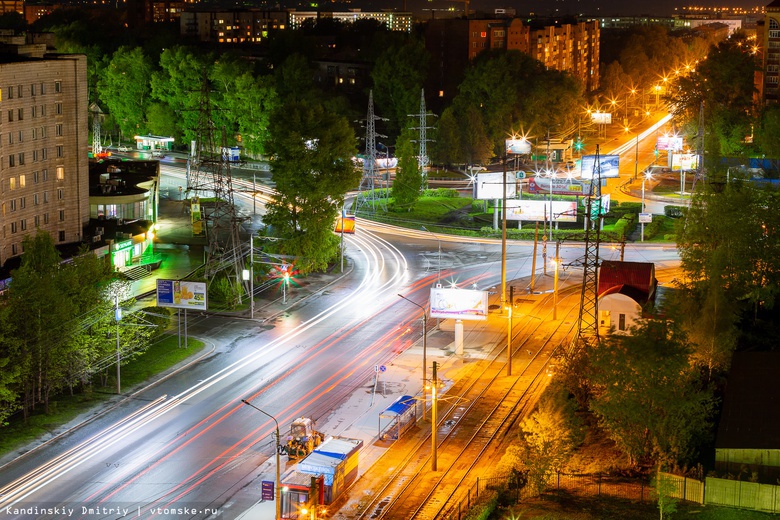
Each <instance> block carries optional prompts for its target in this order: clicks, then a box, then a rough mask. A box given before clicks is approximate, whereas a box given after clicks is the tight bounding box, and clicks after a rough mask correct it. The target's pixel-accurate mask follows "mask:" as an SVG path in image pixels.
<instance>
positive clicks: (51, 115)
mask: <svg viewBox="0 0 780 520" xmlns="http://www.w3.org/2000/svg"><path fill="white" fill-rule="evenodd" d="M13 47H14V46H12V45H4V46H3V51H5V52H6V54H0V220H1V221H0V227H2V235H0V265H4V264H5V263H6V261H7V260H8V259H9V258H13V257H16V256H18V255H20V254H22V252H23V251H22V241H23V239H24V237H25V236H28V235H31V234H35V233H36V231H37V230H38V229H42V230H45V231H47V232H48V233H49V234H50V235H51V236H52V238H53V239H54V242H55V243H56V244H58V245H62V244H68V243H74V242H79V241H81V239H82V229H83V227H84V226H85V225H86V224H87V223H88V222H89V189H88V188H89V186H88V184H89V175H88V164H87V160H88V158H87V152H88V142H87V137H88V134H89V127H88V120H87V58H86V56H84V55H49V54H44V53H43V49H45V45H42V46H39V47H41V50H42V52H40V54H39V55H38V56H31V55H29V54H28V55H20V54H18V53H16V54H7V52H8V50H9V49H12V48H13ZM26 47H27V48H28V51H29V50H30V49H29V47H30V46H26Z"/></svg>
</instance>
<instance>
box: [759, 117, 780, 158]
mask: <svg viewBox="0 0 780 520" xmlns="http://www.w3.org/2000/svg"><path fill="white" fill-rule="evenodd" d="M778 135H780V106H779V105H771V106H768V107H766V109H765V110H764V113H763V115H762V118H761V124H760V126H759V127H758V128H757V131H756V143H757V144H758V146H759V148H760V149H761V151H763V152H764V155H765V156H766V157H771V158H773V159H780V139H778V138H777V136H778Z"/></svg>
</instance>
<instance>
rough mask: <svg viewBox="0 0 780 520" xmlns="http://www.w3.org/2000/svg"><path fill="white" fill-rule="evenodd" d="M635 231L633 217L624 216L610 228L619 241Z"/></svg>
mask: <svg viewBox="0 0 780 520" xmlns="http://www.w3.org/2000/svg"><path fill="white" fill-rule="evenodd" d="M634 229H636V220H635V218H634V217H633V216H628V215H624V216H623V217H622V218H621V219H620V220H618V221H617V222H616V223H615V226H614V227H613V228H612V232H613V233H614V234H615V235H617V236H618V237H620V239H621V240H622V239H624V238H626V236H628V235H630V234H631V232H633V231H634Z"/></svg>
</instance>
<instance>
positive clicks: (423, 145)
mask: <svg viewBox="0 0 780 520" xmlns="http://www.w3.org/2000/svg"><path fill="white" fill-rule="evenodd" d="M409 117H417V118H419V119H420V126H416V127H413V128H412V129H413V130H419V131H420V137H419V139H418V140H417V141H412V142H413V143H414V142H418V143H420V153H419V155H418V156H417V165H418V168H420V175H422V189H423V190H424V189H426V188H427V187H428V172H426V171H425V168H427V167H428V164H429V162H430V161H429V160H428V141H432V139H428V137H427V131H428V129H429V128H433V127H429V126H427V125H428V121H427V119H428V111H427V110H426V109H425V89H420V113H419V114H409Z"/></svg>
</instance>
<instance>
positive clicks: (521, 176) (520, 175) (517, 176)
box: [515, 171, 525, 179]
mask: <svg viewBox="0 0 780 520" xmlns="http://www.w3.org/2000/svg"><path fill="white" fill-rule="evenodd" d="M515 179H525V172H522V171H519V172H515Z"/></svg>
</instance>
